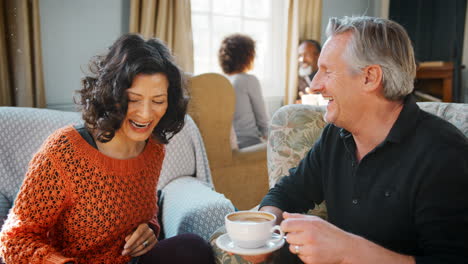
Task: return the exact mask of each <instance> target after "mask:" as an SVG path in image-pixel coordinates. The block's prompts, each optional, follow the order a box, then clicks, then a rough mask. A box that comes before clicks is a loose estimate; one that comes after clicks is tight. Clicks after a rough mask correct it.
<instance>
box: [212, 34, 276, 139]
mask: <svg viewBox="0 0 468 264" xmlns="http://www.w3.org/2000/svg"><path fill="white" fill-rule="evenodd" d="M254 58H255V42H254V40H253V39H252V38H250V37H249V36H246V35H241V34H233V35H230V36H227V37H226V38H224V40H223V41H222V43H221V47H220V49H219V51H218V60H219V64H220V66H221V68H222V69H223V72H224V73H225V74H226V75H227V78H228V79H229V81H230V82H231V83H232V85H233V87H234V89H235V91H236V111H235V113H234V121H233V126H234V130H235V132H236V136H237V143H238V146H239V148H245V147H248V146H251V145H255V144H258V143H260V142H262V139H266V138H267V136H268V122H269V120H268V119H269V118H268V115H267V113H266V109H265V103H264V101H263V96H262V89H261V87H260V82H259V81H258V79H257V77H255V76H254V75H251V74H248V73H247V72H248V71H250V70H251V69H252V68H253V62H254Z"/></svg>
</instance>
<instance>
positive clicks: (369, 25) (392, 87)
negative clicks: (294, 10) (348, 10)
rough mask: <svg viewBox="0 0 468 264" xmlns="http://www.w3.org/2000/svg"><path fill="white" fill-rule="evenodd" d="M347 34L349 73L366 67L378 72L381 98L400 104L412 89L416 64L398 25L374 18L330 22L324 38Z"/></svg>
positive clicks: (337, 19) (407, 38) (405, 34)
mask: <svg viewBox="0 0 468 264" xmlns="http://www.w3.org/2000/svg"><path fill="white" fill-rule="evenodd" d="M346 32H351V33H352V37H351V40H350V42H349V43H348V46H347V48H346V51H345V52H344V59H345V60H346V61H347V62H348V64H349V67H350V68H351V70H352V71H353V72H361V71H362V69H363V68H365V67H366V66H368V65H372V64H378V65H380V67H381V68H382V72H383V76H382V84H383V90H384V96H385V98H387V99H389V100H401V99H402V98H403V97H405V96H406V95H408V94H410V93H411V92H412V91H413V88H414V83H413V82H414V78H415V76H416V62H415V58H414V50H413V46H412V44H411V40H410V38H409V36H408V34H407V33H406V30H405V29H404V28H403V27H402V26H401V25H399V24H398V23H396V22H394V21H391V20H388V19H383V18H376V17H367V16H359V17H343V18H336V17H332V18H330V20H329V22H328V27H327V38H330V37H332V36H335V35H338V34H342V33H346Z"/></svg>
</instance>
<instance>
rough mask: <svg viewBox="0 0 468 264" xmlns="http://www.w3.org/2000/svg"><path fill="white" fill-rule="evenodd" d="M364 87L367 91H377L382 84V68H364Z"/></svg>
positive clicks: (377, 66)
mask: <svg viewBox="0 0 468 264" xmlns="http://www.w3.org/2000/svg"><path fill="white" fill-rule="evenodd" d="M363 74H364V86H365V89H366V90H367V91H371V90H375V89H377V88H378V87H379V86H380V85H381V84H382V77H383V72H382V67H381V66H380V65H378V64H372V65H369V66H367V67H365V68H364V70H363Z"/></svg>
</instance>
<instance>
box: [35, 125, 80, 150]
mask: <svg viewBox="0 0 468 264" xmlns="http://www.w3.org/2000/svg"><path fill="white" fill-rule="evenodd" d="M78 136H79V134H78V132H77V131H76V129H75V128H74V127H73V126H72V125H68V126H65V127H62V128H59V129H57V130H55V131H54V132H52V134H50V135H49V136H48V137H47V138H46V140H45V141H44V142H43V143H42V146H41V148H40V149H41V150H48V151H52V150H53V151H57V150H59V149H63V148H64V146H65V145H68V144H69V143H70V142H71V141H72V139H76V138H77V137H78Z"/></svg>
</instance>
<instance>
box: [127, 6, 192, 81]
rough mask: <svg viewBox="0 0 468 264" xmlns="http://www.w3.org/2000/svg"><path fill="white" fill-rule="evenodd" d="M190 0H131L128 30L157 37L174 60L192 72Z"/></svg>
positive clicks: (146, 36)
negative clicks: (166, 47)
mask: <svg viewBox="0 0 468 264" xmlns="http://www.w3.org/2000/svg"><path fill="white" fill-rule="evenodd" d="M191 19H192V16H191V8H190V0H131V4H130V32H133V33H140V34H141V35H143V36H144V37H145V38H150V37H157V38H159V39H161V40H163V41H164V42H165V43H166V44H167V46H168V47H169V48H170V49H171V50H172V52H173V54H174V56H175V59H176V63H177V64H178V65H179V66H180V67H181V68H182V69H183V70H184V71H185V72H190V73H191V72H193V39H192V21H191Z"/></svg>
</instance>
